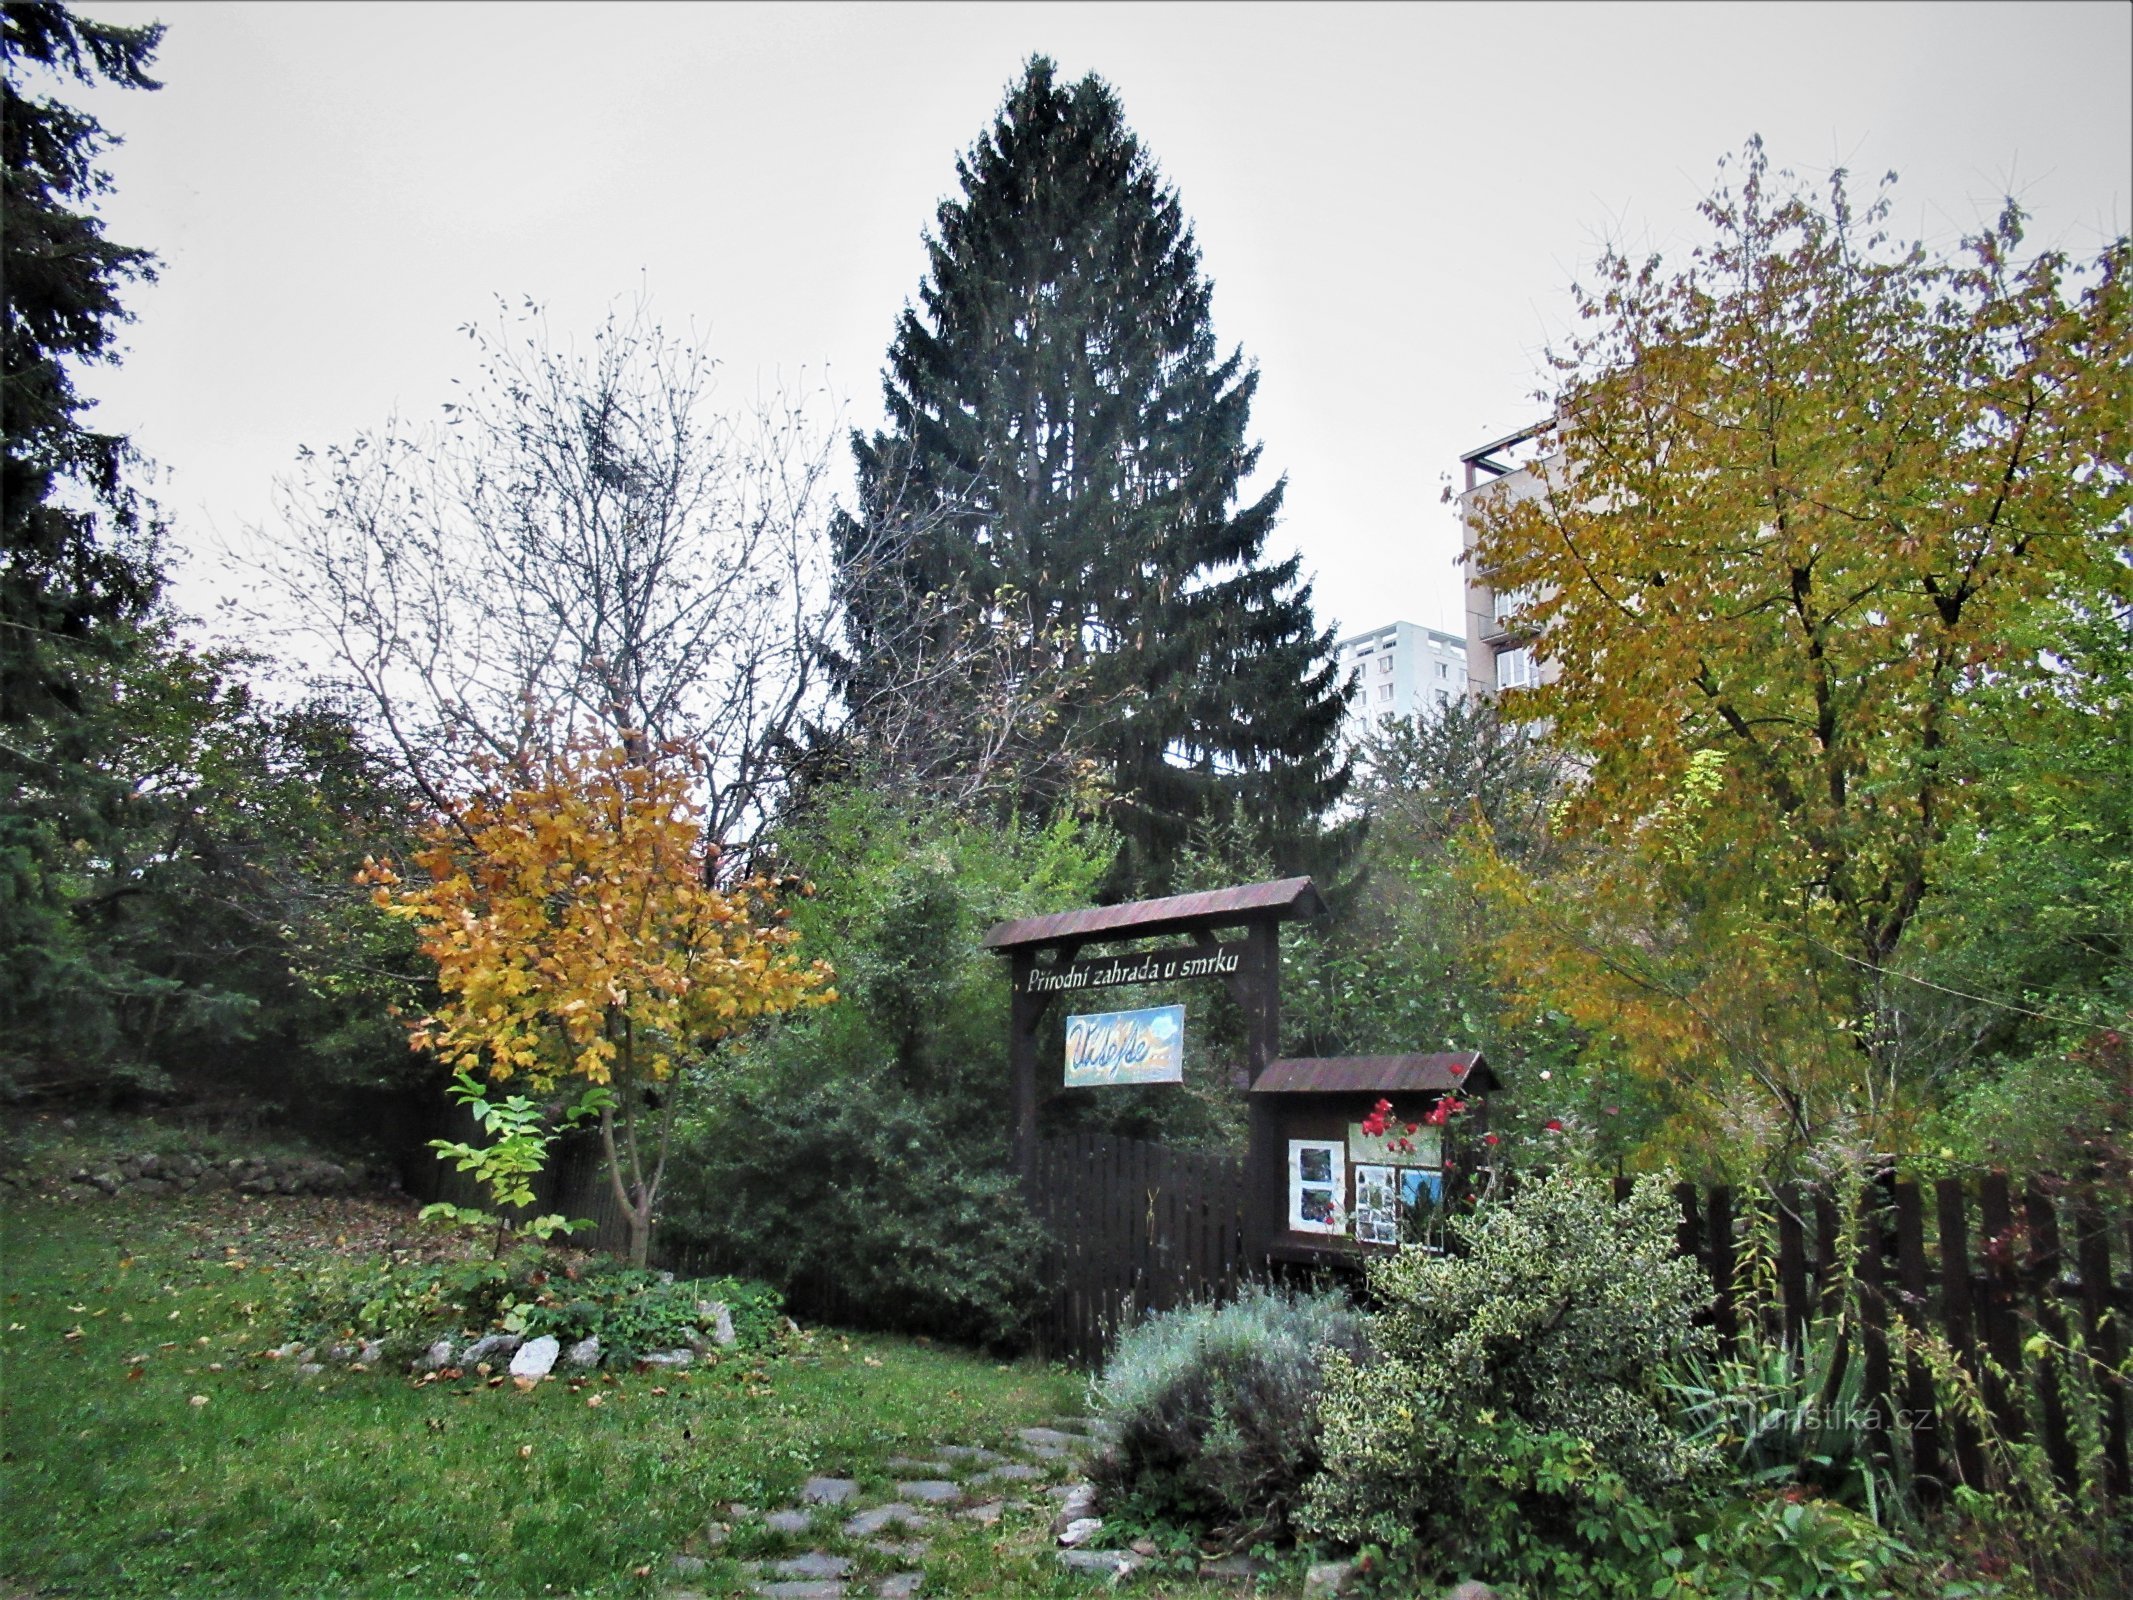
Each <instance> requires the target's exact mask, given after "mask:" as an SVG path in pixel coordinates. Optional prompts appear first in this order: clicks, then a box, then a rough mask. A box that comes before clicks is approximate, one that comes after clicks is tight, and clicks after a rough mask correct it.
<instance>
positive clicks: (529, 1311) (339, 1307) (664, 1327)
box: [281, 1245, 784, 1361]
mask: <svg viewBox="0 0 2133 1600" xmlns="http://www.w3.org/2000/svg"><path fill="white" fill-rule="evenodd" d="M291 1284H292V1287H291V1289H290V1290H289V1292H288V1297H287V1299H286V1301H285V1302H284V1305H283V1311H282V1318H281V1321H282V1324H283V1328H284V1331H285V1332H286V1334H287V1335H288V1336H289V1337H291V1338H295V1339H301V1340H305V1341H315V1340H330V1339H376V1340H379V1341H382V1342H383V1343H384V1344H385V1346H386V1351H387V1354H388V1356H396V1355H400V1354H402V1353H404V1352H410V1351H413V1350H419V1349H421V1348H422V1347H424V1346H426V1345H428V1344H429V1343H430V1342H431V1341H432V1340H434V1339H437V1338H439V1337H444V1336H448V1335H452V1334H458V1333H464V1332H480V1331H486V1330H490V1329H501V1330H503V1331H505V1332H509V1333H517V1334H522V1335H524V1336H525V1337H526V1338H529V1339H532V1338H539V1337H540V1336H542V1335H543V1334H553V1335H554V1336H555V1337H556V1338H557V1339H559V1340H561V1341H563V1342H564V1343H566V1344H567V1343H574V1342H576V1341H577V1340H580V1339H584V1338H586V1337H588V1336H592V1335H597V1336H598V1338H599V1340H600V1348H601V1353H602V1356H603V1358H604V1359H606V1360H609V1361H630V1360H633V1359H635V1358H636V1357H638V1356H641V1355H645V1354H648V1353H650V1352H651V1351H654V1350H673V1349H678V1348H684V1347H686V1346H687V1345H688V1344H689V1343H690V1339H691V1336H692V1335H694V1336H696V1337H698V1338H708V1337H709V1336H710V1335H711V1333H712V1328H711V1325H710V1323H711V1319H710V1318H708V1317H707V1316H705V1314H704V1313H702V1312H701V1311H699V1310H698V1309H697V1307H698V1306H699V1305H700V1304H702V1303H704V1302H707V1301H721V1302H723V1303H724V1304H725V1306H726V1310H727V1314H728V1315H729V1316H730V1317H731V1319H732V1322H733V1332H734V1336H735V1339H734V1342H735V1348H737V1349H741V1350H751V1351H753V1350H763V1349H768V1348H770V1347H771V1346H772V1345H774V1344H775V1343H776V1340H777V1337H778V1334H779V1332H780V1330H781V1329H782V1327H783V1325H784V1324H783V1313H784V1302H783V1300H782V1298H781V1297H780V1296H779V1294H778V1292H777V1291H776V1290H775V1289H773V1288H771V1287H770V1286H769V1285H767V1284H762V1283H756V1282H753V1281H751V1280H748V1279H743V1278H707V1279H701V1280H694V1281H691V1280H686V1279H681V1280H677V1279H671V1278H670V1276H669V1275H668V1274H666V1273H660V1272H647V1271H644V1270H642V1269H640V1268H634V1267H627V1266H621V1265H614V1264H609V1263H606V1262H598V1261H593V1262H588V1261H587V1260H586V1259H585V1258H584V1257H582V1256H580V1257H573V1256H568V1255H564V1254H562V1253H560V1252H556V1251H552V1250H545V1249H542V1248H540V1247H538V1246H534V1245H521V1246H518V1247H517V1248H514V1249H511V1250H507V1251H506V1252H505V1253H504V1254H503V1255H502V1256H500V1257H493V1258H492V1257H490V1256H487V1255H483V1256H479V1257H474V1258H456V1259H455V1258H447V1259H442V1260H440V1259H434V1258H427V1257H415V1258H408V1257H403V1256H399V1255H385V1256H377V1257H369V1258H363V1259H356V1260H349V1259H340V1258H335V1259H329V1260H325V1261H321V1262H317V1263H315V1264H313V1265H311V1266H310V1267H308V1268H307V1269H306V1270H304V1271H302V1272H301V1273H298V1274H296V1275H293V1276H292V1278H291Z"/></svg>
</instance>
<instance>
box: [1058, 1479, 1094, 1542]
mask: <svg viewBox="0 0 2133 1600" xmlns="http://www.w3.org/2000/svg"><path fill="white" fill-rule="evenodd" d="M1095 1514H1096V1485H1095V1484H1093V1483H1077V1484H1075V1485H1074V1486H1073V1487H1072V1488H1071V1489H1069V1490H1067V1492H1066V1504H1064V1505H1062V1506H1061V1507H1060V1508H1059V1515H1058V1516H1056V1517H1054V1518H1053V1519H1052V1532H1054V1533H1065V1532H1066V1531H1067V1528H1068V1527H1069V1526H1070V1525H1071V1524H1073V1523H1076V1522H1080V1521H1082V1520H1083V1519H1084V1518H1086V1517H1091V1516H1094V1515H1095Z"/></svg>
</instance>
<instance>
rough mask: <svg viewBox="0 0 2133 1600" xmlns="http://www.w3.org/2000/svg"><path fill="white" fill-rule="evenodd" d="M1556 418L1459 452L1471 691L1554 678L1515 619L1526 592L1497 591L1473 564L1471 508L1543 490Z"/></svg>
mask: <svg viewBox="0 0 2133 1600" xmlns="http://www.w3.org/2000/svg"><path fill="white" fill-rule="evenodd" d="M1553 427H1554V422H1553V419H1549V420H1546V421H1542V422H1536V423H1534V424H1533V425H1532V426H1530V427H1526V428H1521V429H1520V430H1519V431H1518V432H1516V433H1509V434H1506V435H1504V436H1503V437H1502V438H1501V439H1494V440H1491V441H1490V442H1489V443H1487V444H1485V445H1482V446H1481V447H1480V448H1478V449H1475V450H1469V451H1467V452H1466V453H1465V454H1464V455H1462V456H1461V457H1460V458H1459V464H1460V466H1461V467H1462V468H1463V469H1464V471H1465V475H1466V486H1465V488H1464V489H1463V490H1461V492H1460V495H1459V501H1458V504H1459V528H1460V544H1461V547H1462V549H1463V550H1464V551H1465V552H1466V557H1467V560H1466V652H1465V653H1466V661H1465V666H1466V680H1467V692H1468V693H1470V694H1473V695H1476V696H1482V695H1489V696H1493V695H1495V694H1496V693H1497V692H1498V691H1499V690H1502V689H1530V688H1535V687H1537V686H1538V685H1540V684H1542V683H1547V682H1552V681H1553V680H1554V678H1555V676H1556V668H1555V666H1554V664H1553V663H1552V662H1549V663H1543V662H1541V661H1539V660H1538V659H1537V658H1536V656H1535V653H1534V649H1533V639H1532V637H1531V635H1530V634H1528V633H1525V632H1523V631H1522V630H1521V629H1520V628H1519V627H1518V626H1517V624H1516V623H1515V622H1514V621H1513V620H1512V619H1513V618H1514V617H1515V615H1516V613H1517V612H1518V610H1519V606H1520V603H1521V601H1522V600H1523V599H1524V596H1523V595H1521V594H1519V593H1517V592H1515V591H1498V590H1495V589H1492V588H1490V587H1489V585H1488V584H1487V583H1485V582H1483V581H1482V579H1481V576H1480V574H1479V573H1477V572H1476V571H1475V570H1474V562H1473V551H1474V519H1473V509H1474V508H1475V507H1476V506H1477V505H1479V504H1481V503H1482V502H1483V501H1484V500H1485V499H1489V498H1493V497H1495V496H1498V495H1511V496H1513V497H1514V498H1519V499H1523V498H1525V497H1527V496H1530V495H1536V494H1539V493H1540V492H1541V488H1542V485H1541V480H1540V478H1539V476H1538V475H1537V474H1536V473H1535V471H1534V468H1535V467H1537V466H1540V465H1542V464H1543V463H1544V462H1548V461H1554V460H1558V459H1560V458H1559V457H1557V456H1543V455H1542V454H1541V453H1540V452H1541V451H1542V450H1543V449H1544V448H1545V447H1546V441H1547V436H1548V433H1549V430H1550V429H1551V428H1553Z"/></svg>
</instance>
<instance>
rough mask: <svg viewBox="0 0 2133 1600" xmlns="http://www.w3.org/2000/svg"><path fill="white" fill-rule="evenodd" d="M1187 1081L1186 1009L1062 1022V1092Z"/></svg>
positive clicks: (1159, 1008)
mask: <svg viewBox="0 0 2133 1600" xmlns="http://www.w3.org/2000/svg"><path fill="white" fill-rule="evenodd" d="M1184 1081H1185V1008H1184V1007H1183V1006H1149V1007H1147V1008H1146V1009H1145V1010H1141V1011H1096V1012H1090V1013H1087V1014H1085V1015H1081V1016H1072V1017H1068V1018H1067V1019H1066V1086H1067V1087H1068V1088H1069V1089H1102V1088H1108V1087H1110V1086H1111V1085H1113V1084H1120V1083H1183V1082H1184Z"/></svg>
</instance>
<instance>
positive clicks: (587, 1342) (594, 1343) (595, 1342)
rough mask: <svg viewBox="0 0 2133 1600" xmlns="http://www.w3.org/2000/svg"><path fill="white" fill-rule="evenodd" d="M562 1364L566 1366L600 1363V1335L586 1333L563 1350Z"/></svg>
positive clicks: (591, 1365)
mask: <svg viewBox="0 0 2133 1600" xmlns="http://www.w3.org/2000/svg"><path fill="white" fill-rule="evenodd" d="M563 1364H564V1365H565V1366H568V1367H597V1366H598V1365H599V1364H600V1336H599V1335H598V1334H597V1333H594V1334H588V1335H587V1336H586V1337H585V1338H583V1339H580V1340H579V1341H578V1342H577V1343H576V1344H574V1345H572V1346H571V1347H570V1348H569V1349H568V1350H566V1351H564V1352H563Z"/></svg>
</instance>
